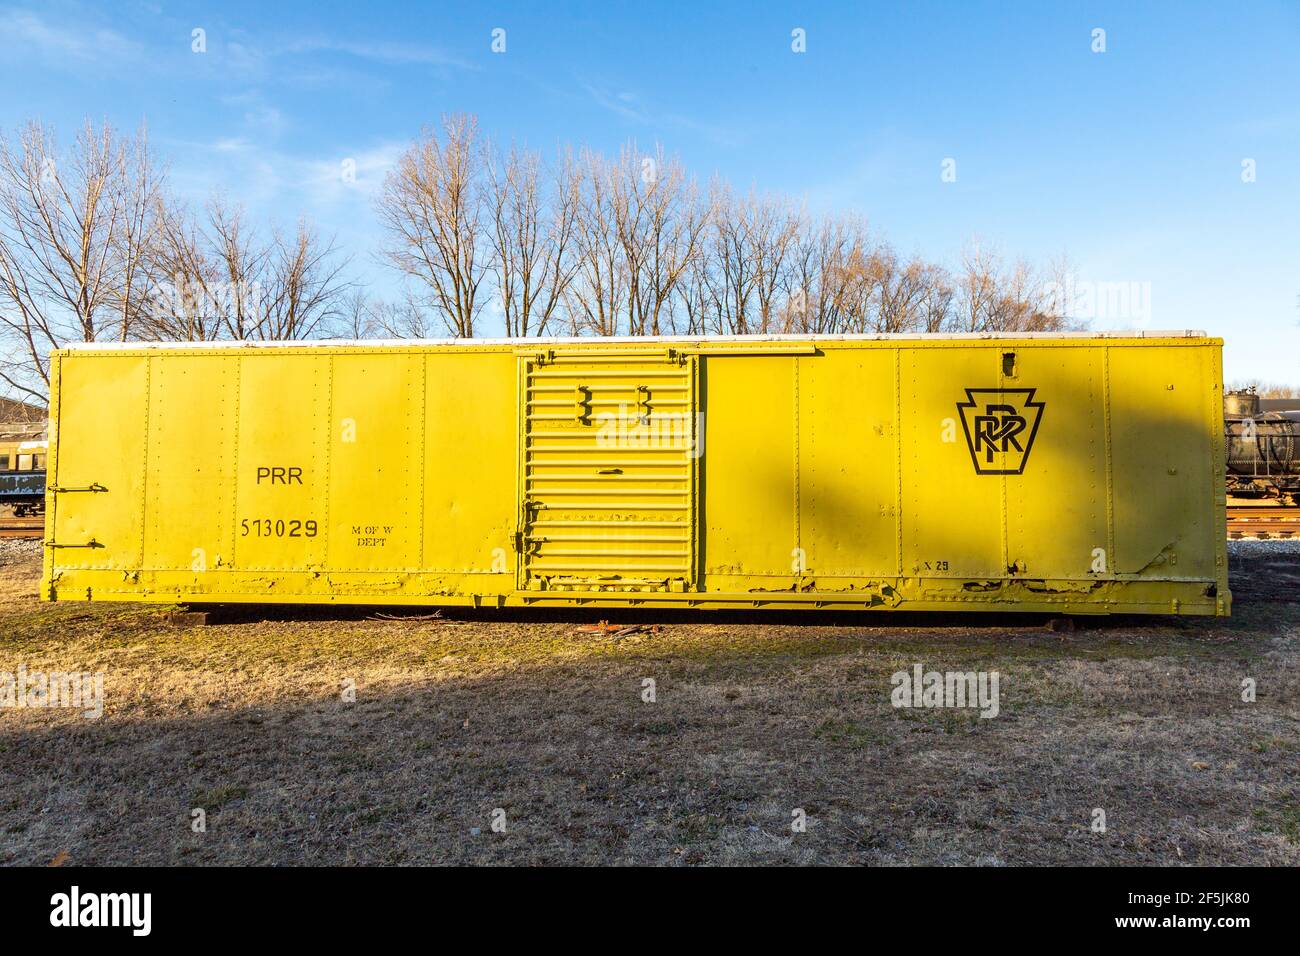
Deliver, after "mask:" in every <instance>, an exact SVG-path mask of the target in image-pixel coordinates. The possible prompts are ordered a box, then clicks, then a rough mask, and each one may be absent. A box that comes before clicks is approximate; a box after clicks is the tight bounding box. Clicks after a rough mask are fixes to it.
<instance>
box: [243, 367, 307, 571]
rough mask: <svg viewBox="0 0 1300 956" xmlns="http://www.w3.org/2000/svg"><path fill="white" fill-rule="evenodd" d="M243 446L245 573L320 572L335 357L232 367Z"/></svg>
mask: <svg viewBox="0 0 1300 956" xmlns="http://www.w3.org/2000/svg"><path fill="white" fill-rule="evenodd" d="M234 361H235V362H237V367H236V369H235V370H232V371H236V372H237V374H238V376H239V386H238V387H239V439H238V443H237V445H238V447H237V451H236V455H235V495H234V498H233V501H232V506H233V507H232V509H231V523H230V529H231V534H232V536H233V540H234V542H235V544H234V554H235V561H234V563H235V568H236V569H237V570H240V571H257V570H285V571H288V570H308V569H316V568H323V567H324V564H325V554H326V542H327V540H328V536H329V530H330V526H331V517H330V513H329V512H330V500H329V495H328V491H329V483H328V480H327V478H328V471H329V465H328V462H329V451H330V448H329V438H330V434H329V427H330V421H329V408H330V401H329V395H330V355H329V353H326V352H317V353H314V354H305V355H304V354H294V353H292V352H284V353H276V352H269V351H268V352H260V353H250V354H247V355H241V356H239V357H238V358H237V359H235V360H234Z"/></svg>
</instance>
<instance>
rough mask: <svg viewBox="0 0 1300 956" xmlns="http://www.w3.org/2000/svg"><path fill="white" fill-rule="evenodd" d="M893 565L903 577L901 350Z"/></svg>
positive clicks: (897, 357) (898, 357)
mask: <svg viewBox="0 0 1300 956" xmlns="http://www.w3.org/2000/svg"><path fill="white" fill-rule="evenodd" d="M894 564H895V566H896V568H897V576H898V577H899V578H902V576H903V350H902V349H901V348H897V349H894Z"/></svg>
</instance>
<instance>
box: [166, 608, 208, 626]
mask: <svg viewBox="0 0 1300 956" xmlns="http://www.w3.org/2000/svg"><path fill="white" fill-rule="evenodd" d="M210 614H211V612H209V611H172V612H171V613H170V614H168V615H167V623H169V624H179V625H181V626H182V627H205V626H206V625H207V624H208V623H209V622H208V618H209V616H210Z"/></svg>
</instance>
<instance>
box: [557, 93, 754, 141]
mask: <svg viewBox="0 0 1300 956" xmlns="http://www.w3.org/2000/svg"><path fill="white" fill-rule="evenodd" d="M580 84H581V86H582V89H583V91H584V92H586V94H587V95H588V96H589V97H590V98H591V99H592V101H593V102H595V103H596V105H597V106H600V107H601V108H603V109H606V110H608V111H609V112H611V113H613V114H615V115H616V116H620V117H622V118H623V119H625V120H627V121H629V122H631V123H636V124H637V125H640V126H650V127H655V128H657V129H659V130H666V129H682V130H689V131H690V132H693V133H698V134H700V135H701V136H705V137H707V138H708V139H710V140H712V141H713V142H715V143H721V144H724V145H729V146H734V145H737V144H738V143H740V142H741V141H742V140H743V139H744V137H743V135H742V134H740V133H739V132H737V131H736V130H734V129H731V128H729V127H725V126H719V125H717V124H714V123H709V122H706V121H703V120H697V119H695V118H694V117H690V116H684V115H682V114H681V113H670V112H662V111H657V110H655V109H653V108H651V107H649V106H647V105H645V104H644V103H643V102H642V98H641V97H640V96H638V95H637V94H636V93H630V92H627V91H626V90H621V91H618V92H614V91H611V90H607V89H603V88H601V87H599V86H595V85H594V84H591V83H588V82H583V81H580Z"/></svg>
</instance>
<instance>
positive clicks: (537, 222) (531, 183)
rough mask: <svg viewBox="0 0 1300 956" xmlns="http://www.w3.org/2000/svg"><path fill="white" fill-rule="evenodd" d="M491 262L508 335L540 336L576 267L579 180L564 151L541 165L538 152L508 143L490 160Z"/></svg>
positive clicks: (554, 311)
mask: <svg viewBox="0 0 1300 956" xmlns="http://www.w3.org/2000/svg"><path fill="white" fill-rule="evenodd" d="M488 176H489V186H490V196H491V204H490V206H491V217H492V224H491V229H490V230H489V231H488V235H489V237H490V240H491V243H492V250H493V253H494V256H493V265H494V267H495V278H496V285H497V291H498V293H499V294H500V296H501V310H502V314H503V316H504V318H505V326H506V335H511V336H528V335H542V334H544V333H545V332H546V330H547V328H548V326H549V325H550V323H551V320H552V319H553V318H554V317H555V313H556V310H557V309H558V308H559V306H560V304H561V302H562V300H563V297H564V293H565V290H566V289H567V288H568V286H569V282H570V281H571V280H572V279H573V274H574V272H575V270H576V269H577V265H576V263H575V260H574V253H573V246H574V231H575V228H576V220H577V214H578V205H579V199H580V197H579V184H578V182H577V180H576V178H575V176H574V174H573V160H572V157H571V156H570V155H568V154H562V155H561V157H560V160H559V163H558V164H557V165H556V167H554V169H550V170H547V169H544V167H543V164H542V161H541V157H540V156H539V155H538V154H536V153H531V152H527V151H524V150H520V149H517V148H515V147H511V149H510V152H509V153H507V154H506V155H505V156H504V157H497V156H495V155H494V156H492V158H491V159H490V161H489V163H488Z"/></svg>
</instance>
